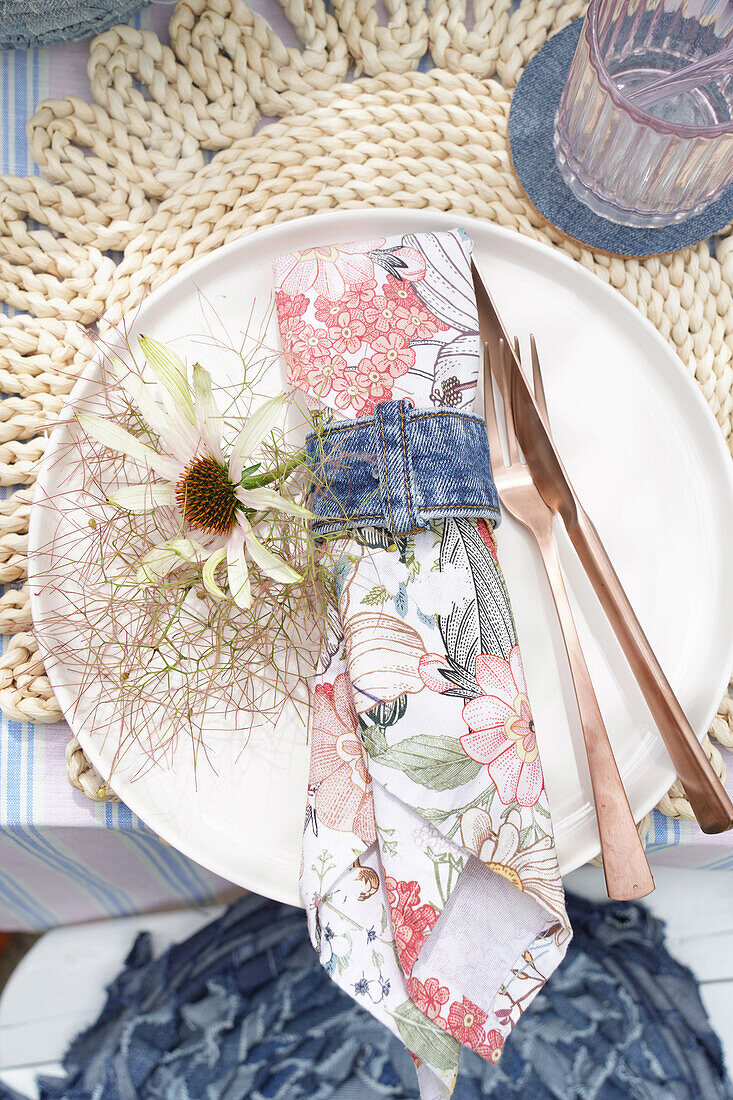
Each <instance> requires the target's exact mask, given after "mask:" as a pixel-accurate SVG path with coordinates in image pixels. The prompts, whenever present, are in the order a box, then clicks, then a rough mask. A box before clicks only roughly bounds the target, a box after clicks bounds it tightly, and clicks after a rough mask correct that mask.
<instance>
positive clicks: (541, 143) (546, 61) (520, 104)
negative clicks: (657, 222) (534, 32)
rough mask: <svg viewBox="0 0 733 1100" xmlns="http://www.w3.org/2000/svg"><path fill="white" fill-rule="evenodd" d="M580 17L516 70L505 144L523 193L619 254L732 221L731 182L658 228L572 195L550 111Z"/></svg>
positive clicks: (644, 252) (681, 243) (650, 250)
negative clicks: (693, 211)
mask: <svg viewBox="0 0 733 1100" xmlns="http://www.w3.org/2000/svg"><path fill="white" fill-rule="evenodd" d="M582 25H583V21H582V19H576V20H574V22H572V23H571V24H570V26H568V27H566V28H565V30H563V31H560V33H559V34H556V35H555V36H554V38H550V39H549V40H548V41H547V42H546V43H545V45H544V46H543V47H542V49H541V50H540V52H539V53H538V54H536V55H535V56H534V57H533V58H532V60H531V61H530V63H529V64H528V65H527V68H526V69H525V70H524V73H523V74H522V78H521V80H520V81H519V84H518V85H517V87H516V90H515V92H514V98H513V100H512V106H511V111H510V113H509V145H510V148H511V154H512V161H513V162H514V171H515V172H516V174H517V178H518V179H519V182H520V183H521V185H522V187H523V188H524V190H525V191H526V193H527V196H528V198H529V199H530V201H531V202H532V203H533V205H534V206H535V207H536V208H537V209H538V210H539V212H540V214H542V215H543V216H544V217H545V218H547V220H548V222H551V223H552V224H553V225H554V226H556V227H557V228H558V229H559V230H560V231H561V232H562V233H566V234H567V235H568V236H569V237H573V238H575V240H578V241H581V242H582V243H583V244H587V245H590V247H591V248H599V249H603V251H604V252H612V253H615V254H617V255H619V256H654V255H658V254H659V253H662V252H675V251H676V250H677V249H678V248H688V247H690V246H691V245H695V244H698V243H699V242H700V241H704V240H706V239H707V238H708V237H711V236H712V235H713V234H714V233H718V232H719V231H720V230H721V229H724V228H725V226H726V225H728V223H729V222H730V221H733V185H731V186H730V187H729V188H728V189H727V190H726V191H725V192H724V193H723V195H722V196H721V197H720V198H719V199H718V200H717V202H714V203H711V205H710V206H708V207H707V208H706V209H705V210H703V212H702V213H701V214H698V215H697V216H696V217H694V218H690V219H689V220H688V221H686V222H681V223H679V224H678V225H668V226H664V227H662V228H661V229H635V228H633V227H632V226H628V225H617V224H616V223H615V222H611V221H608V220H607V219H606V218H602V217H600V216H599V215H598V214H594V213H593V211H592V210H589V209H588V207H587V206H584V205H583V203H582V202H580V201H579V200H578V199H576V197H575V195H574V194H573V193H572V191H571V190H570V188H569V187H568V186H567V184H566V183H565V181H564V179H563V178H562V175H561V174H560V169H559V168H558V167H557V164H556V163H555V150H554V149H553V145H552V138H553V134H554V130H555V113H556V111H557V108H558V104H559V102H560V96H561V95H562V90H563V88H564V87H565V79H566V77H567V75H568V71H569V69H570V63H571V61H572V60H573V55H574V54H575V47H576V46H577V44H578V39H579V37H580V30H581V27H582Z"/></svg>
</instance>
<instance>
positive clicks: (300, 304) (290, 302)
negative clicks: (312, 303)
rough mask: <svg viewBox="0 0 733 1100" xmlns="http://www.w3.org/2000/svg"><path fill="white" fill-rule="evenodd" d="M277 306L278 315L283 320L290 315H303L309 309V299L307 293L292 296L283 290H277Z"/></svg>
mask: <svg viewBox="0 0 733 1100" xmlns="http://www.w3.org/2000/svg"><path fill="white" fill-rule="evenodd" d="M275 307H276V309H277V317H278V320H279V321H280V324H281V325H282V322H283V321H284V320H286V319H287V318H288V317H302V316H303V314H304V313H305V312H306V310H307V309H308V299H307V298H306V296H305V294H296V295H295V297H294V298H291V297H290V295H289V294H283V292H282V291H281V290H278V291H276V292H275Z"/></svg>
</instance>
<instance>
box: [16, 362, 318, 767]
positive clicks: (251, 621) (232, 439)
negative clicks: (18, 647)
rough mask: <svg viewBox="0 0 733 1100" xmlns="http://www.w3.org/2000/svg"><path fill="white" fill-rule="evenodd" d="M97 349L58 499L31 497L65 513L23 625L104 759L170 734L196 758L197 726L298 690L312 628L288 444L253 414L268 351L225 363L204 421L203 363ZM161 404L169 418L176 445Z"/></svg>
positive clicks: (301, 481)
mask: <svg viewBox="0 0 733 1100" xmlns="http://www.w3.org/2000/svg"><path fill="white" fill-rule="evenodd" d="M255 343H256V342H255ZM101 350H102V352H103V370H102V378H101V383H100V387H99V392H98V394H97V395H96V396H95V398H94V401H93V402H92V405H93V408H92V409H91V411H90V412H87V413H85V414H82V415H81V416H80V417H78V418H77V422H76V423H70V424H69V428H70V430H71V434H72V436H73V443H72V444H71V447H72V455H73V458H72V461H71V462H70V461H69V459H70V456H69V454H68V453H67V454H65V455H64V464H65V465H64V468H65V469H68V470H69V471H70V473H71V474H72V481H74V482H75V484H76V485H77V486H78V492H77V493H76V494H75V498H74V507H73V510H69V499H68V497H67V495H66V493H65V492H62V493H61V495H60V498H59V499H58V501H56V502H54V501H50V502H48V505H47V506H50V507H54V506H56V507H58V508H59V509H61V510H63V511H64V513H65V514H64V517H63V519H64V521H63V523H62V524H58V525H57V527H58V531H59V533H58V534H57V535H56V537H55V539H54V542H53V544H52V545H51V546H49V547H47V548H45V549H46V550H47V552H48V554H49V555H50V561H51V563H52V564H51V567H50V569H49V572H48V576H47V577H46V578H45V580H44V579H41V583H44V584H46V585H47V586H48V587H49V588H51V589H53V590H54V592H53V596H54V598H53V599H52V600H48V599H47V600H45V601H44V603H45V604H46V605H49V604H50V605H52V607H53V610H50V611H49V612H48V614H47V616H46V617H45V620H44V621H42V622H37V623H36V626H37V627H39V628H40V629H41V630H42V632H43V633H44V635H45V636H46V637H48V638H52V639H53V653H52V654H51V655H50V658H49V659H50V660H51V661H59V662H61V663H62V664H63V666H64V671H65V675H66V676H67V678H68V677H69V676H71V677H73V678H74V685H75V688H76V696H77V708H78V712H79V718H80V720H83V722H84V725H85V727H86V728H87V729H90V730H92V731H94V732H95V733H98V734H99V735H100V736H103V737H115V738H117V743H116V744H115V746H114V753H113V757H114V766H115V767H116V766H117V765H118V764H119V762H120V761H121V760H122V759H123V758H124V757H126V756H127V755H128V754H129V753H130V751H131V749H133V747H134V749H135V753H134V756H135V759H136V760H137V759H138V758H139V760H140V764H139V770H145V769H146V768H148V767H149V766H152V765H153V764H154V763H155V762H156V761H160V760H163V759H168V758H169V757H170V754H171V752H172V751H173V750H174V749H175V748H176V747H177V746H178V745H179V743H180V739H181V737H185V738H186V739H187V740H188V741H189V742H190V745H191V750H192V753H193V760H194V764H195V765H198V762H199V760H200V758H201V755H202V754H203V756H204V758H206V757H207V755H208V748H207V738H208V737H209V735H210V733H211V731H212V730H220V729H231V730H233V731H235V732H234V736H237V737H239V738H240V739H241V744H242V747H244V745H245V744H246V742H247V739H248V736H249V734H250V732H251V730H252V729H253V728H254V726H256V725H260V724H263V723H274V722H276V721H277V719H278V717H279V716H280V714H281V713H282V711H283V708H284V707H286V706H287V705H288V703H289V702H290V701H291V700H293V699H296V700H298V699H300V700H302V701H304V702H305V701H306V700H307V687H306V685H307V681H308V679H309V678H310V677H311V676H312V675H313V673H314V669H315V667H316V665H317V663H318V657H319V653H320V652H321V649H322V647H323V644H324V641H325V639H326V637H327V636H328V634H329V630H330V628H329V619H328V614H329V605H331V607H332V606H333V601H334V595H333V590H332V580H331V577H332V568H331V563H330V561H329V559H328V555H327V554H325V555H324V552H323V550H322V549H318V550H316V548H315V546H314V543H313V541H312V540H311V538H310V535H309V530H308V514H307V512H306V511H305V510H304V508H303V506H302V503H301V501H302V499H303V493H304V490H305V487H306V479H307V472H306V471H305V470H304V467H303V459H304V455H303V453H302V451H301V450H300V449H299V448H298V447H295V446H293V445H292V443H291V442H290V435H286V433H285V432H284V430H283V429H282V427H281V426H280V421H278V422H277V423H276V422H275V420H274V418H273V417H272V415H269V414H268V415H267V416H265V418H264V420H265V423H264V427H263V423H260V424H259V425H258V424H257V417H258V416H259V415H261V414H260V413H258V411H257V410H258V409H262V407H263V403H262V394H261V393H258V392H257V386H258V384H259V382H260V380H261V378H262V377H263V375H264V374H265V372H266V369H267V365H268V364H269V363H271V362H272V353H271V352H269V351H268V350H267V349H266V348H264V347H262V346H261V345H260V346H259V354H257V353H255V352H251V353H250V355H248V357H247V361H246V362H245V360H244V358H243V359H242V382H241V385H240V386H239V387H238V388H236V387H232V388H230V389H229V390H228V391H227V392H225V393H224V401H225V403H226V408H224V409H221V410H219V411H218V412H217V413H216V417H217V419H218V421H219V426H218V428H217V430H216V432H214V431H213V430H212V421H211V418H212V417H213V416H214V413H213V412H212V409H213V402H214V398H213V395H212V392H211V386H210V380H209V379H208V377H207V375H206V372H205V367H201V366H199V365H197V366H196V368H195V369H194V370H193V371H192V373H191V374H189V372H188V370H187V368H186V367H185V366H184V365H183V364H182V363H181V361H180V360H179V359H178V357H177V356H174V355H173V353H170V349H166V348H165V347H164V346H163V345H156V344H155V342H150V341H148V342H147V343H144V344H143V350H144V352H145V356H146V359H147V361H148V367H145V368H140V367H137V365H136V364H135V356H134V354H133V352H132V349H131V348H129V346H128V347H126V348H125V349H123V350H125V351H126V354H125V359H126V361H127V362H128V363H131V364H132V366H131V367H128V368H125V369H126V370H127V374H124V373H123V368H122V367H121V366H120V362H119V360H118V359H117V351H118V349H110V348H108V347H105V348H104V349H101ZM229 350H231V349H229ZM148 368H152V371H153V373H154V374H155V376H156V378H157V381H158V388H157V389H154V388H153V387H152V386H151V384H150V381H149V379H150V370H149V369H148ZM202 371H204V374H203V375H202V374H201V372H202ZM189 379H190V382H189ZM183 383H185V385H186V386H188V394H187V393H186V392H185V390H184V388H183ZM142 387H144V388H142ZM189 395H190V404H189ZM217 396H218V397H219V399H220V401H221V400H222V394H221V393H218V394H217ZM290 400H292V399H291V398H286V397H284V396H283V397H282V398H278V399H277V406H278V408H277V411H278V412H279V413H281V412H282V411H283V410H284V407H285V405H286V404H287V403H288V402H289V401H290ZM151 401H152V402H154V403H155V407H151V404H150V402H151ZM200 404H201V405H203V406H205V408H206V410H208V413H209V414H210V415H209V420H208V421H207V420H206V418H205V417H204V416H202V415H201V409H200V407H199V405H200ZM146 412H147V415H145V413H146ZM271 412H272V408H271V409H270V413H271ZM164 413H165V414H169V415H171V414H173V415H174V416H175V417H177V419H176V420H175V431H177V432H180V433H181V437H182V438H181V441H180V446H179V447H178V449H177V450H175V449H174V448H173V447H172V446H170V447H166V444H168V443H171V440H172V437H171V435H170V430H169V428H167V427H166V425H165V423H164V418H163V414H164ZM248 425H250V427H251V428H252V430H251V431H250V434H249V436H247V426H248ZM105 427H106V429H107V430H105ZM110 428H111V429H112V430H111V431H109V429H110ZM260 429H262V430H260ZM125 433H127V434H125ZM128 436H129V439H128ZM243 436H244V437H245V438H243ZM129 440H133V441H134V444H131V443H129ZM192 441H193V442H194V443H195V446H193V448H192ZM117 443H120V444H121V445H123V447H126V449H127V450H128V454H127V455H124V456H123V455H122V454H120V453H119V450H118V447H117V445H116V444H117ZM174 450H175V453H174ZM151 452H154V453H155V454H156V455H157V456H158V457H157V458H151ZM186 455H187V456H188V460H187V461H186V462H183V459H184V458H185V456H186ZM171 459H172V460H173V461H170V460H171ZM197 464H198V465H197ZM192 470H193V471H194V473H195V475H196V476H195V477H191V471H192ZM217 479H218V480H217ZM171 490H172V491H171ZM217 494H218V495H217ZM209 498H210V499H209ZM123 505H128V506H123ZM209 505H210V507H209ZM240 530H241V532H242V533H241V539H240ZM232 544H234V549H232ZM245 551H246V554H247V559H246V563H245V565H244V567H243V562H244V561H245ZM166 554H167V557H166V556H165V555H166ZM243 577H244V579H243Z"/></svg>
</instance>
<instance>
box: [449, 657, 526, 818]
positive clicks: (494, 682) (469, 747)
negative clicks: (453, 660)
mask: <svg viewBox="0 0 733 1100" xmlns="http://www.w3.org/2000/svg"><path fill="white" fill-rule="evenodd" d="M476 681H477V683H478V685H479V687H480V688H481V690H482V692H483V694H482V695H479V696H478V697H477V698H475V699H471V700H470V702H468V703H466V705H465V707H464V708H463V720H464V722H465V723H466V725H467V726H468V727H469V732H468V733H465V734H463V736H462V737H461V745H462V746H463V748H464V750H465V752H466V753H467V754H468V755H469V756H470V757H471V759H472V760H477V761H478V762H479V763H481V764H486V765H487V767H488V771H489V775H490V776H491V779H492V781H493V783H494V785H495V786H496V790H497V792H498V795H499V798H500V799H501V801H502V802H503V803H504V804H505V805H507V806H508V805H509V804H510V803H512V802H517V803H518V804H519V805H520V806H534V804H535V803H536V802H537V801H538V799H539V797H540V795H541V794H542V790H543V787H544V781H543V777H542V765H541V764H540V759H539V750H538V748H537V738H536V736H535V730H534V720H533V718H532V711H531V710H530V706H529V699H528V698H527V682H526V680H525V678H524V669H523V667H522V658H521V656H520V653H519V646H516V645H515V646H514V647H513V648H512V651H511V653H510V654H509V660H508V661H505V660H504V658H503V657H499V656H497V655H495V654H492V653H481V654H479V656H478V657H477V658H476Z"/></svg>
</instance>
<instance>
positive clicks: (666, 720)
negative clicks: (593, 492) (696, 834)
mask: <svg viewBox="0 0 733 1100" xmlns="http://www.w3.org/2000/svg"><path fill="white" fill-rule="evenodd" d="M563 518H564V517H563ZM565 526H566V529H567V532H568V535H569V536H570V541H571V542H572V544H573V546H574V547H575V551H576V553H577V555H578V557H579V558H580V561H581V564H582V565H583V568H584V569H585V571H586V573H587V574H588V577H589V579H590V582H591V584H592V585H593V588H594V589H595V593H596V595H597V596H598V599H599V601H600V603H601V606H602V607H603V610H604V611H605V613H606V617H607V618H608V621H609V622H610V624H611V626H612V628H613V630H614V633H615V634H616V637H617V638H618V640H619V644H620V645H621V649H622V650H623V653H624V656H625V657H626V660H627V661H628V663H629V667H630V668H631V671H632V672H633V674H634V676H635V677H636V682H637V683H638V685H639V687H640V688H641V692H642V695H643V696H644V699H645V700H646V704H647V706H648V707H649V710H650V712H651V715H652V718H653V719H654V722H655V724H656V726H657V729H658V730H659V732H660V734H661V737H662V740H663V741H664V745H665V747H666V749H667V752H668V753H669V756H670V759H671V761H672V763H673V764H674V767H675V769H676V771H677V775H678V776H679V778H680V780H681V782H682V786H683V787H684V788H685V794H686V795H687V798H688V799H689V802H690V805H691V806H692V809H693V811H694V813H695V817H696V818H697V821H698V823H699V825H700V828H701V829H702V831H703V832H704V833H720V832H724V831H725V830H726V829H730V828H731V825H733V802H732V801H731V798H730V795H729V794H728V793H727V791H726V789H725V787H724V786H723V784H722V783H721V781H720V779H719V778H718V776H717V775H716V774H715V772H714V771H713V767H712V765H711V763H710V761H709V760H708V758H707V756H706V755H705V752H704V750H703V747H702V745H701V744H700V742H699V740H698V739H697V737H696V736H695V731H694V730H693V729H692V726H691V725H690V723H689V721H688V720H687V717H686V715H685V712H684V711H683V709H682V707H681V705H680V702H679V700H678V699H677V697H676V695H675V693H674V692H673V690H672V687H671V685H670V683H669V680H668V679H667V677H666V676H665V675H664V672H663V671H662V667H661V665H660V664H659V661H658V660H657V658H656V656H655V653H654V650H653V649H652V647H651V645H650V643H649V641H648V639H647V637H646V635H645V633H644V631H643V630H642V628H641V625H640V623H639V620H638V619H637V617H636V615H635V614H634V611H633V608H632V607H631V604H630V603H629V598H628V596H627V595H626V593H625V591H624V589H623V587H622V585H621V581H620V580H619V579H618V576H617V574H616V571H615V569H614V568H613V565H612V564H611V561H610V560H609V557H608V554H607V553H606V550H605V548H604V546H603V543H602V542H601V540H600V537H599V535H598V532H597V531H596V529H595V527H594V526H593V523H592V522H591V520H590V519H589V517H588V514H587V513H586V512H585V511H583V509H582V508H578V510H577V515H576V516H575V517H574V519H573V521H572V522H566V523H565Z"/></svg>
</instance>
